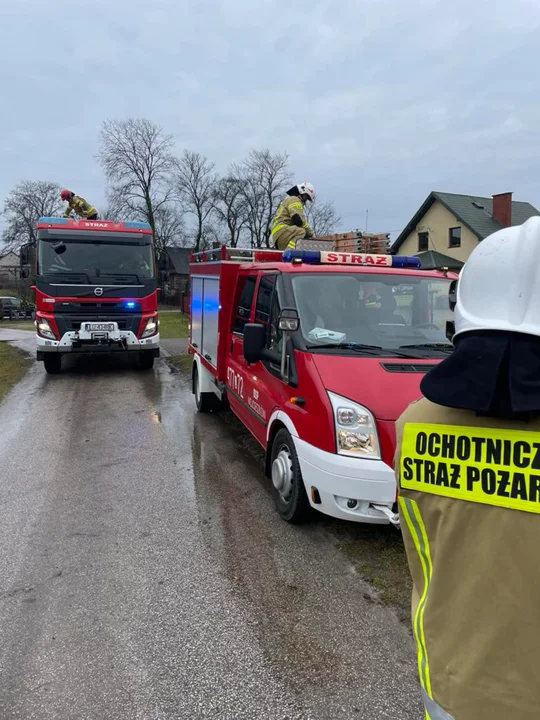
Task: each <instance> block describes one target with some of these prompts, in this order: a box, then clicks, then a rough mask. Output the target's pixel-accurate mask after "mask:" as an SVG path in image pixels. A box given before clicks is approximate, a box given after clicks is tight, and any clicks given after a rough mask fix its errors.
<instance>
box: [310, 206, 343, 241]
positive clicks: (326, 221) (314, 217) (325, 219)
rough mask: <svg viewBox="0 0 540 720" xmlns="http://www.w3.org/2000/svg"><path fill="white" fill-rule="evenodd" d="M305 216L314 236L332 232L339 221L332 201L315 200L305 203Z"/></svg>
mask: <svg viewBox="0 0 540 720" xmlns="http://www.w3.org/2000/svg"><path fill="white" fill-rule="evenodd" d="M306 218H307V221H308V223H309V224H310V226H311V229H312V230H313V232H314V234H315V235H316V236H317V235H328V234H329V233H332V232H334V230H335V228H336V225H337V224H338V223H339V221H340V218H339V217H338V215H337V213H336V211H335V208H334V203H332V202H324V203H321V202H317V200H315V202H313V203H309V202H308V203H306Z"/></svg>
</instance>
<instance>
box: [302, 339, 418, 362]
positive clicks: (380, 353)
mask: <svg viewBox="0 0 540 720" xmlns="http://www.w3.org/2000/svg"><path fill="white" fill-rule="evenodd" d="M306 348H307V349H308V350H319V349H322V350H352V351H353V352H358V353H366V354H368V353H369V354H371V355H375V356H377V357H391V356H395V357H402V358H409V359H414V358H421V357H423V356H422V355H418V353H408V352H400V350H397V349H394V348H384V347H382V346H381V345H365V344H364V343H356V342H335V343H321V344H316V343H311V344H310V345H306Z"/></svg>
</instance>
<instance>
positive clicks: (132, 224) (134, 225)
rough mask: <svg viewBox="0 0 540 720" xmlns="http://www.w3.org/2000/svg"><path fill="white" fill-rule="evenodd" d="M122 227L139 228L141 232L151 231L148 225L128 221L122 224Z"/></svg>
mask: <svg viewBox="0 0 540 720" xmlns="http://www.w3.org/2000/svg"><path fill="white" fill-rule="evenodd" d="M123 225H124V227H126V228H140V229H141V230H151V227H150V225H149V224H148V223H145V222H136V221H135V220H129V221H128V222H125V223H123Z"/></svg>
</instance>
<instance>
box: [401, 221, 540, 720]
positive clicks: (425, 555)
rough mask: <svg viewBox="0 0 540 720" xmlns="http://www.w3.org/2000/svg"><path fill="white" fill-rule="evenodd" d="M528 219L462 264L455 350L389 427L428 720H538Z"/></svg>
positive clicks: (536, 346) (538, 456)
mask: <svg viewBox="0 0 540 720" xmlns="http://www.w3.org/2000/svg"><path fill="white" fill-rule="evenodd" d="M539 267H540V217H533V218H531V219H530V220H528V221H527V222H526V223H525V224H524V225H521V226H519V227H508V228H505V229H503V230H499V231H497V232H496V233H494V234H492V235H490V236H489V237H487V238H486V239H485V240H483V241H482V242H481V243H480V244H479V245H478V246H477V247H476V248H475V249H474V251H473V253H472V254H471V256H470V258H469V259H468V260H467V262H466V263H465V266H464V268H463V270H462V272H461V275H460V278H459V280H458V281H457V289H456V291H455V293H454V292H453V291H451V299H452V304H453V303H454V302H455V318H454V319H455V327H454V330H453V331H454V336H453V343H454V346H455V350H454V352H453V353H452V355H450V356H449V357H448V358H446V359H445V360H444V361H443V362H442V363H440V364H439V365H438V366H436V367H435V368H434V369H433V370H431V371H430V372H429V373H428V374H427V375H425V377H424V378H423V381H422V383H421V389H422V393H423V395H424V397H423V398H422V399H421V400H418V401H417V402H415V403H413V404H412V405H410V407H409V408H408V409H407V410H406V411H405V412H404V414H403V415H402V416H401V417H400V418H399V420H398V421H397V439H398V446H397V451H396V457H395V468H396V473H397V475H398V478H399V508H400V516H401V526H402V529H403V538H404V542H405V548H406V552H407V557H408V561H409V567H410V570H411V574H412V578H413V630H414V634H415V639H416V642H417V646H418V661H419V675H420V683H421V688H422V695H423V699H424V703H425V707H426V718H429V719H430V720H480V719H483V718H485V719H486V720H488V719H489V720H537V719H538V718H540V682H539V679H538V668H539V667H540V569H539V560H538V549H539V547H540V313H539V311H538V308H540V273H539V272H538V268H539Z"/></svg>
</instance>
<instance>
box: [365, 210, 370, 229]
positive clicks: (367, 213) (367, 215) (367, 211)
mask: <svg viewBox="0 0 540 720" xmlns="http://www.w3.org/2000/svg"><path fill="white" fill-rule="evenodd" d="M368 220H369V210H366V230H365V232H367V229H368Z"/></svg>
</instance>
